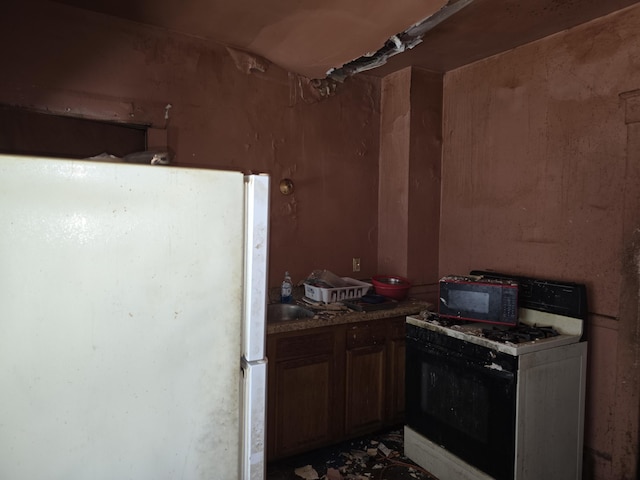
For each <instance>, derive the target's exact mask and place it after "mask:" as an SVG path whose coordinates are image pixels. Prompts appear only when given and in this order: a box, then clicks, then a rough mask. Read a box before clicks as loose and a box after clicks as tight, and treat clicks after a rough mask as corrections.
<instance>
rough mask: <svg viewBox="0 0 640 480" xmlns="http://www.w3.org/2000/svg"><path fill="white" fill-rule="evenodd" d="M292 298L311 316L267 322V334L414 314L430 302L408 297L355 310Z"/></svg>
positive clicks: (428, 305)
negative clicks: (377, 307) (375, 307)
mask: <svg viewBox="0 0 640 480" xmlns="http://www.w3.org/2000/svg"><path fill="white" fill-rule="evenodd" d="M294 298H295V302H294V303H296V304H297V305H300V306H301V307H304V308H306V309H308V310H311V311H313V312H314V316H313V318H301V319H299V320H288V321H278V322H268V323H267V334H268V335H269V334H274V333H284V332H291V331H296V330H308V329H311V328H318V327H327V326H331V325H341V324H346V323H357V322H365V321H370V320H379V319H383V318H394V317H404V316H407V315H415V314H417V313H420V312H422V311H423V310H427V309H429V308H430V307H431V304H430V303H428V302H426V301H424V300H417V299H412V298H408V299H407V300H403V301H400V302H397V303H395V304H394V306H393V308H385V309H380V310H372V311H357V310H353V309H350V308H348V307H346V306H344V305H342V304H340V303H335V304H320V302H309V301H308V300H306V299H305V298H304V296H302V295H300V296H298V295H295V294H294ZM271 303H275V302H271Z"/></svg>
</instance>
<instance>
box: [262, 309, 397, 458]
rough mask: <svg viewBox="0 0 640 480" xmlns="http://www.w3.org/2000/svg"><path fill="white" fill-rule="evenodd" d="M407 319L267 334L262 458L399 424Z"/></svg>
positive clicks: (292, 453) (305, 448)
mask: <svg viewBox="0 0 640 480" xmlns="http://www.w3.org/2000/svg"><path fill="white" fill-rule="evenodd" d="M404 322H405V319H404V317H397V318H392V319H382V320H373V321H367V322H357V323H352V324H346V325H336V326H332V327H323V328H314V329H309V330H302V331H294V332H287V333H279V334H274V335H269V336H268V338H267V357H268V361H269V364H268V365H269V367H268V368H269V378H268V406H267V409H268V413H267V458H268V460H274V459H277V458H283V457H286V456H290V455H294V454H297V453H301V452H305V451H309V450H312V449H315V448H318V447H321V446H325V445H329V444H332V443H337V442H339V441H342V440H345V439H348V438H352V437H356V436H359V435H363V434H366V433H371V432H374V431H376V430H379V429H381V428H384V427H386V426H390V425H393V424H398V423H401V422H402V421H403V415H404V354H405V349H404Z"/></svg>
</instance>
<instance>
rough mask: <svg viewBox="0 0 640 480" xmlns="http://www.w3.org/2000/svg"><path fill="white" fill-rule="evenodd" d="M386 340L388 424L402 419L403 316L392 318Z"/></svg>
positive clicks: (403, 386)
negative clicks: (387, 339)
mask: <svg viewBox="0 0 640 480" xmlns="http://www.w3.org/2000/svg"><path fill="white" fill-rule="evenodd" d="M389 328H390V335H389V342H388V347H387V349H388V360H389V363H388V370H387V371H388V375H389V378H388V390H387V405H388V413H387V421H388V422H389V423H390V424H396V423H402V422H403V421H404V402H405V397H404V392H405V383H404V369H405V357H406V347H405V345H406V340H405V335H406V328H405V319H404V318H394V319H393V320H392V321H391V322H390V324H389Z"/></svg>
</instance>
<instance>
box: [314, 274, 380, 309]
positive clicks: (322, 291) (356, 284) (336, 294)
mask: <svg viewBox="0 0 640 480" xmlns="http://www.w3.org/2000/svg"><path fill="white" fill-rule="evenodd" d="M342 279H343V280H344V281H345V282H347V283H348V284H349V285H348V286H346V287H339V288H321V287H316V286H315V285H309V284H308V283H306V282H305V284H304V294H305V296H306V297H308V298H310V299H311V300H317V301H319V302H324V303H335V302H339V301H340V300H348V299H351V298H360V297H362V296H363V295H364V294H366V293H367V292H368V291H369V289H370V288H371V286H372V285H371V284H370V283H366V282H361V281H360V280H356V279H354V278H349V277H342Z"/></svg>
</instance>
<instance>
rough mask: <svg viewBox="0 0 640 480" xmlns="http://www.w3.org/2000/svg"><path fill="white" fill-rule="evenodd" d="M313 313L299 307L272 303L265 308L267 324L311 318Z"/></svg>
mask: <svg viewBox="0 0 640 480" xmlns="http://www.w3.org/2000/svg"><path fill="white" fill-rule="evenodd" d="M312 317H313V312H312V311H311V310H308V309H306V308H304V307H301V306H299V305H292V304H290V303H273V304H271V305H268V306H267V322H268V323H270V322H284V321H287V320H299V319H302V318H312Z"/></svg>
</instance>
